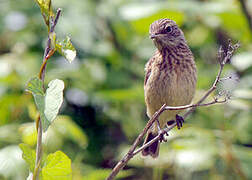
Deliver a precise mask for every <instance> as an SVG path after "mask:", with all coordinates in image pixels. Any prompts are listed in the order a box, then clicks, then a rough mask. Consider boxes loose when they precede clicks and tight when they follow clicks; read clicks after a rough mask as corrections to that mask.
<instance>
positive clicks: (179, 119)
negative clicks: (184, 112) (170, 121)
mask: <svg viewBox="0 0 252 180" xmlns="http://www.w3.org/2000/svg"><path fill="white" fill-rule="evenodd" d="M184 122H185V120H184V118H183V117H182V116H179V115H178V114H176V123H177V128H178V129H180V128H182V126H183V123H184Z"/></svg>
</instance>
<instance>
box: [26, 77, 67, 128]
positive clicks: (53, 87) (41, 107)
mask: <svg viewBox="0 0 252 180" xmlns="http://www.w3.org/2000/svg"><path fill="white" fill-rule="evenodd" d="M63 89H64V82H63V81H62V80H59V79H55V80H52V81H50V82H49V84H48V89H47V90H46V94H45V93H44V92H43V86H42V81H41V80H40V79H39V78H32V79H31V80H30V81H29V83H28V86H27V90H28V91H29V92H31V93H32V95H33V96H34V99H35V103H36V106H37V109H38V111H39V113H40V119H41V120H42V127H43V130H44V131H46V130H47V129H48V127H49V126H50V124H51V123H52V122H53V120H54V119H55V118H56V116H57V114H58V112H59V109H60V106H61V104H62V102H63Z"/></svg>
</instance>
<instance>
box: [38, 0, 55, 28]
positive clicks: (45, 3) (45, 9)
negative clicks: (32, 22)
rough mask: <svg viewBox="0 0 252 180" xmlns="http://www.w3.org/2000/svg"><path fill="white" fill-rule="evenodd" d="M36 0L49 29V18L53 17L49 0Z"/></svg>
mask: <svg viewBox="0 0 252 180" xmlns="http://www.w3.org/2000/svg"><path fill="white" fill-rule="evenodd" d="M36 2H37V3H38V5H39V7H40V10H41V14H42V16H43V18H44V21H45V24H46V25H47V27H48V29H49V23H50V22H49V21H50V18H51V17H54V13H53V10H52V3H51V0H36Z"/></svg>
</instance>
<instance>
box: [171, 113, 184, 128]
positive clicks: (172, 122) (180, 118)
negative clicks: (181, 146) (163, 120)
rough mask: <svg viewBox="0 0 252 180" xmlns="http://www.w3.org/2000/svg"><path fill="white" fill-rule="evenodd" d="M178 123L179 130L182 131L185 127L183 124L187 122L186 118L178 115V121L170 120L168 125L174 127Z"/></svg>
mask: <svg viewBox="0 0 252 180" xmlns="http://www.w3.org/2000/svg"><path fill="white" fill-rule="evenodd" d="M175 122H176V124H177V128H178V129H180V128H181V127H182V126H183V123H184V122H185V120H184V118H183V117H182V116H179V115H178V114H176V120H170V121H168V122H167V125H168V126H170V125H173V124H174V123H175Z"/></svg>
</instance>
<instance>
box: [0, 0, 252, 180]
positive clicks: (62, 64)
mask: <svg viewBox="0 0 252 180" xmlns="http://www.w3.org/2000/svg"><path fill="white" fill-rule="evenodd" d="M52 4H53V7H54V8H55V9H56V8H58V7H61V8H62V10H63V12H62V16H61V17H60V20H59V23H58V25H57V27H56V32H57V36H58V37H60V38H64V35H66V34H67V35H70V37H71V39H72V42H73V44H74V46H75V48H76V49H77V58H76V59H75V61H73V62H72V63H71V64H69V63H68V62H67V61H66V60H65V59H64V58H63V57H61V56H60V55H59V54H56V55H55V56H53V57H52V58H51V59H50V60H49V63H48V66H47V73H46V79H45V81H46V83H48V82H49V81H50V80H52V79H55V78H58V79H62V80H64V82H65V90H64V102H63V105H62V108H61V110H60V115H59V116H58V118H57V119H56V120H55V122H54V123H53V125H52V126H51V127H50V128H49V130H48V131H47V133H46V134H44V136H43V143H44V144H43V149H44V153H51V152H55V151H56V150H62V151H63V152H64V153H66V154H67V155H68V156H69V157H70V158H71V159H72V169H73V179H74V180H86V179H87V180H99V179H104V178H105V177H106V176H107V175H108V174H109V172H110V171H111V168H112V167H113V166H114V165H115V164H116V162H117V161H118V160H119V158H120V157H122V155H123V154H125V152H126V151H127V150H128V149H129V147H130V145H131V144H132V143H133V141H134V139H135V138H136V136H137V135H138V134H139V132H140V131H141V130H142V129H143V127H144V126H145V124H146V122H147V120H148V118H147V116H146V109H145V105H144V96H143V79H144V65H145V63H146V62H147V60H148V59H149V58H150V57H151V56H152V54H153V53H154V51H155V47H154V45H153V43H152V42H151V40H150V39H149V38H148V29H149V25H150V24H151V23H152V22H153V21H154V20H157V19H159V18H171V19H173V20H175V21H176V22H177V23H178V25H179V26H180V27H181V28H182V29H183V31H184V33H185V36H186V39H187V41H188V44H189V46H190V47H191V49H192V51H193V53H194V56H195V60H196V64H197V67H198V83H197V93H196V96H195V99H198V98H199V97H201V95H202V94H203V93H204V92H205V91H206V90H207V89H208V88H209V87H210V86H211V84H212V82H213V80H214V79H215V76H216V73H217V70H218V68H219V66H218V63H217V58H216V55H217V51H218V47H219V46H220V45H223V46H224V47H226V45H227V42H228V39H232V41H233V42H237V41H240V43H241V48H240V49H239V50H238V52H237V53H236V55H235V56H234V57H233V59H232V61H231V62H230V63H229V64H228V65H226V66H225V70H224V75H228V74H230V73H231V74H236V76H239V78H240V82H239V84H236V85H235V89H234V91H233V96H232V99H231V100H230V101H229V102H228V103H226V104H224V105H214V106H211V107H201V108H198V109H197V111H196V112H195V113H194V114H192V115H191V116H190V117H189V118H188V119H186V124H185V126H184V127H183V129H182V130H180V131H178V130H175V129H174V130H173V131H172V132H171V133H170V136H169V137H168V139H169V141H168V142H167V143H163V144H162V145H161V152H160V156H159V158H158V159H156V160H153V159H149V158H142V157H141V155H140V154H139V155H137V156H136V157H135V158H134V159H132V160H131V161H130V162H129V164H128V165H127V167H126V169H127V170H126V171H125V172H123V173H121V174H120V175H119V176H118V177H119V178H122V179H127V180H130V179H134V180H135V179H141V180H142V179H145V180H151V179H153V180H161V179H171V180H173V179H174V180H177V179H183V180H184V179H186V180H187V179H196V180H197V179H199V180H201V179H207V180H208V179H210V180H226V179H228V180H233V179H252V171H251V170H252V149H251V147H252V29H250V28H249V26H248V21H247V19H246V17H245V16H244V13H243V11H242V8H241V5H240V1H239V0H169V1H168V0H166V1H161V0H160V1H158V0H127V1H124V0H83V1H81V0H75V1H68V0H53V1H52ZM247 8H248V9H249V10H250V13H251V14H252V0H247ZM46 39H47V29H46V26H45V25H44V22H43V19H42V16H41V14H40V9H39V7H38V6H37V5H36V3H35V1H33V0H22V1H19V0H0V179H8V180H9V179H10V180H23V179H25V178H26V177H27V176H28V165H27V164H26V163H25V162H24V160H22V152H21V150H20V149H19V147H18V144H19V143H22V142H23V143H26V144H28V145H30V146H31V147H33V148H34V149H35V146H36V130H35V125H34V119H36V116H37V112H36V108H35V105H34V101H33V98H32V96H31V95H30V94H28V93H27V92H25V91H24V90H25V87H26V83H27V82H28V80H29V79H30V78H31V77H33V76H36V75H37V74H38V72H39V67H40V65H41V62H42V55H43V49H44V47H45V43H46ZM219 89H220V91H223V88H221V87H220V88H219ZM210 100H211V99H210Z"/></svg>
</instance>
